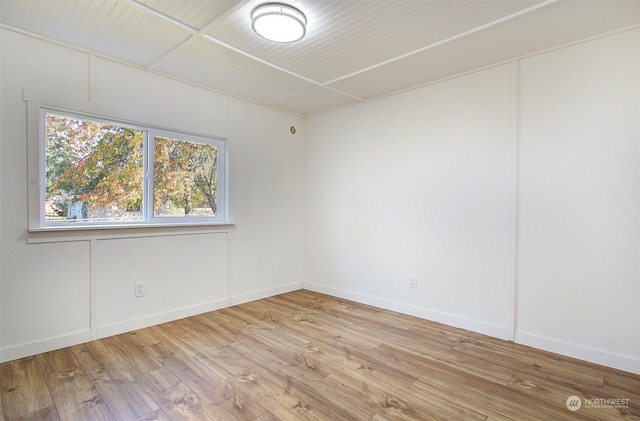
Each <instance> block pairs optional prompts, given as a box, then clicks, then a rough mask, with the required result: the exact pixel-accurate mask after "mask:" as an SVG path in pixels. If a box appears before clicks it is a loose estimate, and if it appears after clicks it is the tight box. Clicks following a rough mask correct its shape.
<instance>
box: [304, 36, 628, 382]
mask: <svg viewBox="0 0 640 421" xmlns="http://www.w3.org/2000/svg"><path fill="white" fill-rule="evenodd" d="M639 56H640V31H638V30H635V31H629V32H625V33H621V34H617V35H612V36H609V37H606V38H602V39H599V40H593V41H590V42H585V43H582V44H577V45H574V46H570V47H567V48H563V49H559V50H557V51H553V52H548V53H545V54H541V55H538V56H535V57H530V58H526V59H522V60H518V61H515V62H514V63H510V64H505V65H502V66H498V67H495V68H491V69H487V70H483V71H478V72H475V73H472V74H469V75H465V76H461V77H458V78H454V79H451V80H447V81H444V82H441V83H438V84H434V85H430V86H427V87H424V88H422V89H417V90H414V91H410V92H406V93H402V94H399V95H394V96H391V97H388V98H383V99H380V100H377V101H373V102H369V103H366V104H362V105H359V106H354V107H350V108H347V109H341V110H338V111H335V112H328V113H325V114H321V115H317V116H314V117H312V118H309V119H308V121H307V143H308V144H307V151H306V174H307V189H306V210H305V217H306V221H305V226H306V229H305V233H306V237H305V282H304V285H305V287H307V288H310V289H314V290H317V291H321V292H326V293H330V294H334V295H338V296H342V297H345V298H350V299H355V300H357V301H361V302H365V303H370V304H374V305H378V306H382V307H385V308H389V309H394V310H399V311H403V312H406V313H410V314H415V315H418V316H422V317H426V318H429V319H433V320H437V321H441V322H444V323H447V324H451V325H454V326H459V327H463V328H466V329H470V330H474V331H478V332H482V333H486V334H489V335H493V336H496V337H501V338H505V339H513V338H515V340H516V341H518V342H521V343H524V344H528V345H532V346H536V347H539V348H543V349H548V350H552V351H556V352H560V353H563V354H566V355H571V356H576V357H579V358H583V359H587V360H591V361H594V362H599V363H602V364H606V365H610V366H614V367H619V368H622V369H625V370H628V371H633V372H640V302H639V297H640V282H639V281H640V258H639V256H640V216H639V215H640V189H639V188H638V186H639V185H640V184H639V182H640V123H639V121H640V77H639V75H640V57H639ZM409 274H415V275H417V276H418V288H417V289H415V290H413V289H410V288H408V276H409Z"/></svg>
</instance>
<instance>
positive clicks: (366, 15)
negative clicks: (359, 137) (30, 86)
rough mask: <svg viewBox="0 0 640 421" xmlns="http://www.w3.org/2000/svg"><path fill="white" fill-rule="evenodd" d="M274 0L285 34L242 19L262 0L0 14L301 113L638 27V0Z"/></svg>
mask: <svg viewBox="0 0 640 421" xmlns="http://www.w3.org/2000/svg"><path fill="white" fill-rule="evenodd" d="M280 1H282V0H280ZM284 1H285V2H288V3H290V4H292V5H294V6H296V7H298V8H300V9H301V10H302V12H303V13H305V15H306V16H307V18H308V22H309V23H308V27H307V35H306V36H305V38H303V39H302V40H301V41H299V42H296V43H290V44H278V43H272V42H269V41H266V40H264V39H262V38H260V37H259V36H257V35H256V34H255V33H254V32H253V31H252V29H251V21H250V14H251V11H252V10H253V9H254V8H255V7H256V6H258V5H260V4H263V3H267V2H269V0H37V1H35V0H0V25H1V26H2V28H4V29H6V30H14V31H17V32H20V33H27V34H33V35H34V36H36V37H38V38H41V39H45V40H49V41H51V42H54V43H59V44H62V45H65V46H70V47H74V48H78V49H80V50H82V51H85V52H91V53H93V54H96V55H97V56H100V57H104V58H108V59H115V60H117V61H119V62H124V63H130V64H131V65H134V66H135V67H142V68H146V69H149V70H153V71H154V72H157V73H160V74H163V73H164V74H166V75H170V76H172V77H176V78H179V79H182V80H185V81H188V82H189V81H190V82H193V83H194V84H196V85H198V86H204V87H207V88H210V89H212V90H215V91H218V92H223V93H228V94H231V95H234V96H237V97H240V98H245V99H247V100H250V101H254V102H258V103H262V104H265V105H268V106H272V107H275V108H280V109H284V110H287V111H290V112H293V113H296V114H299V115H302V116H304V115H309V114H313V113H317V112H321V111H323V110H328V109H332V108H336V107H341V106H344V105H347V104H351V103H353V102H358V101H364V100H366V99H370V98H376V97H380V96H384V95H389V94H392V93H394V92H399V91H403V90H407V89H411V88H414V87H417V86H422V85H425V84H427V83H430V82H433V81H436V80H441V79H444V78H447V77H452V76H455V75H458V74H461V73H464V72H468V71H472V70H475V69H479V68H483V67H486V66H491V65H494V64H497V63H501V62H504V61H508V60H512V59H514V58H517V57H522V56H525V55H529V54H535V53H536V52H539V51H542V50H545V49H552V48H556V47H558V46H561V45H564V44H567V43H571V42H575V41H579V40H582V39H586V38H589V37H594V36H598V35H601V34H604V33H607V32H612V31H616V30H623V29H630V28H638V27H640V0H588V1H587V0H499V1H494V0H290V1H288V0H284Z"/></svg>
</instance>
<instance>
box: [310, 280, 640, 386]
mask: <svg viewBox="0 0 640 421" xmlns="http://www.w3.org/2000/svg"><path fill="white" fill-rule="evenodd" d="M304 288H305V289H308V290H310V291H315V292H319V293H322V294H327V295H331V296H334V297H338V298H344V299H345V300H351V301H355V302H358V303H361V304H367V305H372V306H375V307H378V308H382V309H385V310H391V311H396V312H399V313H404V314H408V315H411V316H416V317H420V318H422V319H425V320H431V321H434V322H437V323H442V324H445V325H447V326H452V327H456V328H460V329H465V330H469V331H472V332H476V333H480V334H483V335H487V336H491V337H494V338H498V339H502V340H506V341H508V340H509V328H508V327H506V326H497V325H492V324H488V323H484V322H481V321H477V320H471V319H466V318H463V317H458V316H455V315H451V314H447V313H442V312H438V311H435V310H431V309H428V308H424V307H417V306H412V305H408V304H404V303H399V302H396V301H391V300H386V299H384V298H379V297H373V296H370V295H366V294H361V293H357V292H353V291H347V290H343V289H337V288H331V287H326V286H324V285H319V284H314V283H309V282H305V283H304ZM514 342H515V343H518V344H521V345H525V346H530V347H533V348H537V349H540V350H544V351H549V352H554V353H556V354H560V355H564V356H567V357H571V358H577V359H580V360H583V361H587V362H590V363H594V364H601V365H604V366H607V367H610V368H616V369H619V370H624V371H628V372H630V373H635V374H640V359H635V358H632V357H628V356H624V355H618V354H613V353H610V352H604V351H600V350H597V349H593V348H589V347H586V346H584V345H579V344H573V343H568V342H563V341H560V340H556V339H552V338H547V337H543V336H539V335H535V334H531V333H527V332H518V331H516V332H515V341H514Z"/></svg>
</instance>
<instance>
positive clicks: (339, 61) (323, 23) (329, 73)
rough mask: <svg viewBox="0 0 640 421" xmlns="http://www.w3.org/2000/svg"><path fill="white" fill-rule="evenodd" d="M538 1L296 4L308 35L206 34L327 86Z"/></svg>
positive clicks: (239, 27) (240, 29) (242, 26)
mask: <svg viewBox="0 0 640 421" xmlns="http://www.w3.org/2000/svg"><path fill="white" fill-rule="evenodd" d="M540 3H541V2H540V1H491V2H487V1H477V0H471V1H462V0H460V1H397V0H391V1H389V0H372V1H335V0H324V1H309V0H307V1H300V2H297V3H296V6H298V7H300V8H301V9H302V10H303V11H304V13H305V14H306V16H307V19H308V21H309V23H308V35H307V36H306V37H305V38H304V39H302V40H301V41H299V42H297V43H294V44H275V43H271V42H269V41H266V40H264V39H262V38H260V37H258V36H256V35H255V34H254V33H253V32H252V31H250V30H247V29H248V28H249V27H250V22H249V21H248V20H245V21H242V20H240V21H237V22H236V23H235V24H234V25H233V26H230V27H226V28H223V29H221V28H218V27H213V28H211V31H210V33H211V35H213V36H215V37H216V38H219V39H221V40H223V41H225V42H226V43H228V44H231V45H234V46H242V49H243V50H244V51H246V52H248V53H249V54H251V55H254V56H256V57H259V58H261V59H263V60H266V61H269V62H271V63H274V64H276V65H278V66H282V67H285V68H287V69H289V70H292V71H293V72H295V73H297V74H300V75H302V76H305V77H308V78H310V79H313V80H315V81H318V82H322V83H326V82H329V81H331V80H333V79H336V78H339V77H341V76H344V75H346V74H350V73H353V72H357V71H360V70H363V69H366V68H368V67H370V66H374V65H376V64H378V63H380V62H384V61H387V60H390V59H394V58H396V57H399V56H402V55H404V54H407V53H410V52H412V51H414V50H417V49H420V48H423V47H424V46H425V45H430V44H433V43H436V42H438V41H440V40H442V39H447V38H450V37H454V36H456V35H458V34H460V33H463V32H466V31H470V30H473V29H476V28H478V27H481V26H483V25H486V24H488V23H491V22H494V21H496V20H499V19H502V18H504V17H506V16H509V15H512V14H515V13H518V12H521V11H522V10H523V9H526V8H528V7H531V6H535V5H537V4H540Z"/></svg>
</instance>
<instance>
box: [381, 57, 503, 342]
mask: <svg viewBox="0 0 640 421" xmlns="http://www.w3.org/2000/svg"><path fill="white" fill-rule="evenodd" d="M406 110H410V111H409V112H406ZM510 113H511V69H510V66H509V65H505V66H501V67H498V68H494V69H489V70H485V71H482V72H477V73H474V74H471V75H468V76H464V77H460V78H456V79H452V80H449V81H447V82H443V83H440V84H436V85H433V86H429V87H427V88H424V89H420V90H416V91H411V92H408V93H405V94H402V95H397V96H393V97H390V98H387V99H386V100H385V101H384V114H385V118H384V122H385V127H384V135H385V146H386V151H385V152H386V156H387V160H386V165H385V167H384V196H385V203H384V226H383V230H384V244H385V253H384V259H385V266H386V267H385V278H386V279H387V282H388V283H389V285H388V289H387V291H386V292H385V295H386V296H387V297H390V298H392V299H397V300H401V301H403V302H407V303H409V304H411V305H414V306H419V307H425V308H428V309H431V310H433V311H437V312H442V313H445V314H453V315H456V316H457V317H461V318H464V319H470V320H474V321H477V322H478V323H479V324H488V325H491V326H500V327H502V328H503V329H505V330H506V329H507V328H508V326H507V324H508V323H507V315H508V313H509V310H510V309H509V308H508V305H509V304H508V303H509V300H510V297H509V295H508V294H509V288H508V285H509V283H510V282H511V279H510V273H509V267H510V263H509V247H510V244H509V241H510V237H509V232H510V225H509V223H510V220H509V214H510V210H511V207H512V205H513V204H512V202H511V201H512V198H511V184H510V177H511V175H512V174H511V161H512V159H514V158H515V150H514V149H513V146H512V139H511V119H510ZM410 273H412V274H416V275H418V277H419V286H418V288H417V290H415V291H412V290H410V289H408V288H407V287H406V285H407V278H408V275H409V274H410ZM503 337H505V338H506V334H503Z"/></svg>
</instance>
